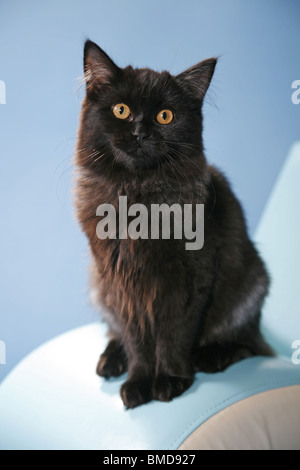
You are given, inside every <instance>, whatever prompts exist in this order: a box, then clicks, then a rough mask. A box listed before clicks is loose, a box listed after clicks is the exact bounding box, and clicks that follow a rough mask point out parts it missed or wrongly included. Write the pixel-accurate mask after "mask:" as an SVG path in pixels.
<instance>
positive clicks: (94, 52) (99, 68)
mask: <svg viewBox="0 0 300 470" xmlns="http://www.w3.org/2000/svg"><path fill="white" fill-rule="evenodd" d="M83 68H84V78H85V81H86V89H87V93H89V92H93V91H96V90H97V89H99V88H100V87H101V86H103V85H108V84H110V83H111V82H112V80H113V79H114V77H115V76H116V75H117V74H118V73H119V72H120V69H119V67H117V65H116V64H115V63H114V62H113V61H112V60H111V58H110V57H109V56H108V55H107V54H106V53H105V52H104V51H103V50H102V49H101V48H100V47H99V46H98V45H97V44H96V43H94V42H92V41H90V40H87V41H86V42H85V45H84V59H83Z"/></svg>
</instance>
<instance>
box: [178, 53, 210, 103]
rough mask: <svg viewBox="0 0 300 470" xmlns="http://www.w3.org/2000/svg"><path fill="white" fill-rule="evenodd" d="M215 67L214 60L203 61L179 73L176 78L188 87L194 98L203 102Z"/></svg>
mask: <svg viewBox="0 0 300 470" xmlns="http://www.w3.org/2000/svg"><path fill="white" fill-rule="evenodd" d="M216 65H217V59H216V58H211V59H207V60H203V61H202V62H199V63H198V64H196V65H193V66H192V67H190V68H189V69H187V70H185V72H182V73H180V74H179V75H177V77H176V78H177V80H178V81H179V83H181V84H182V85H187V86H189V87H190V89H192V90H193V92H194V93H195V94H196V96H197V97H198V98H200V99H201V100H203V98H204V96H205V94H206V92H207V90H208V87H209V85H210V82H211V79H212V77H213V74H214V71H215V67H216Z"/></svg>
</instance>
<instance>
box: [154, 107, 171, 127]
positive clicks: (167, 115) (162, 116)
mask: <svg viewBox="0 0 300 470" xmlns="http://www.w3.org/2000/svg"><path fill="white" fill-rule="evenodd" d="M173 118H174V115H173V113H172V111H170V110H169V109H163V110H162V111H159V113H158V115H157V116H156V119H157V120H158V122H159V124H170V122H172V121H173Z"/></svg>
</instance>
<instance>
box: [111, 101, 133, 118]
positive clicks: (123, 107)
mask: <svg viewBox="0 0 300 470" xmlns="http://www.w3.org/2000/svg"><path fill="white" fill-rule="evenodd" d="M112 111H113V113H114V115H115V116H116V118H118V119H127V118H128V117H129V116H130V108H129V106H127V104H124V103H118V104H116V105H115V106H114V107H113V109H112Z"/></svg>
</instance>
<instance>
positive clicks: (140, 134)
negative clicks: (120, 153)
mask: <svg viewBox="0 0 300 470" xmlns="http://www.w3.org/2000/svg"><path fill="white" fill-rule="evenodd" d="M133 135H134V137H135V138H136V140H137V143H138V144H139V147H141V145H142V143H143V141H144V140H145V139H147V138H148V137H150V135H149V133H148V132H138V133H136V134H135V133H133Z"/></svg>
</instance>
